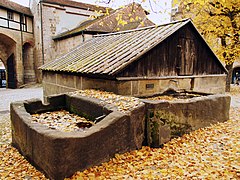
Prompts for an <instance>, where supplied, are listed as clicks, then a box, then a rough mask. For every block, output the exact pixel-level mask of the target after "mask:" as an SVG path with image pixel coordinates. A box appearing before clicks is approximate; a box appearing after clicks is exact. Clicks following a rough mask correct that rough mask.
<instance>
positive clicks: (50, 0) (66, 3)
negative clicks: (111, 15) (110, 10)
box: [42, 0, 106, 12]
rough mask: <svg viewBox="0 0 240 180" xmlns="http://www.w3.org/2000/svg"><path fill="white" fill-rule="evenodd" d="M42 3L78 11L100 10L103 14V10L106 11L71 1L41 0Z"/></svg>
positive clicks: (103, 8) (99, 7)
mask: <svg viewBox="0 0 240 180" xmlns="http://www.w3.org/2000/svg"><path fill="white" fill-rule="evenodd" d="M42 2H45V3H50V4H57V5H63V6H69V7H75V8H80V9H87V10H91V11H95V10H97V11H99V10H102V11H103V12H105V10H106V7H101V6H96V5H92V4H86V3H81V2H76V1H71V0H42Z"/></svg>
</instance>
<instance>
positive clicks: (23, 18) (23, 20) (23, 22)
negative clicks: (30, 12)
mask: <svg viewBox="0 0 240 180" xmlns="http://www.w3.org/2000/svg"><path fill="white" fill-rule="evenodd" d="M20 18H21V19H20V22H21V23H22V24H25V16H24V15H23V14H21V16H20Z"/></svg>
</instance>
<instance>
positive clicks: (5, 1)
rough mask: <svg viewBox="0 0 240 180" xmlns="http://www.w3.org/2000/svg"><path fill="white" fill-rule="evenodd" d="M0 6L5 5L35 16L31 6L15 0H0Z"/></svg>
mask: <svg viewBox="0 0 240 180" xmlns="http://www.w3.org/2000/svg"><path fill="white" fill-rule="evenodd" d="M0 6H2V7H5V8H7V9H11V10H13V11H16V12H19V13H23V14H25V15H29V16H33V15H32V13H31V11H30V8H28V7H25V6H22V5H20V4H17V3H15V2H12V1H9V0H0Z"/></svg>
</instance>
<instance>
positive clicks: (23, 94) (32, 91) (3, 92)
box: [0, 87, 43, 116]
mask: <svg viewBox="0 0 240 180" xmlns="http://www.w3.org/2000/svg"><path fill="white" fill-rule="evenodd" d="M32 98H38V99H41V100H42V99H43V89H42V87H31V88H23V89H6V88H0V116H1V114H3V113H8V112H9V111H10V103H11V102H14V101H22V100H26V99H32Z"/></svg>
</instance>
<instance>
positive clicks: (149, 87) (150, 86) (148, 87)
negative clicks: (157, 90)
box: [146, 84, 154, 90]
mask: <svg viewBox="0 0 240 180" xmlns="http://www.w3.org/2000/svg"><path fill="white" fill-rule="evenodd" d="M153 88H154V84H146V89H147V90H150V89H153Z"/></svg>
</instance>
